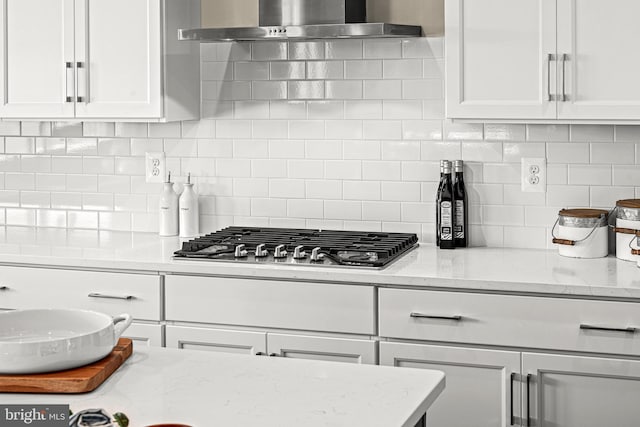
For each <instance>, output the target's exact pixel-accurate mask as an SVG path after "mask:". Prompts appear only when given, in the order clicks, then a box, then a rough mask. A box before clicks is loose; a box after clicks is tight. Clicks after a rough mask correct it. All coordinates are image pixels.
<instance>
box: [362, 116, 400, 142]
mask: <svg viewBox="0 0 640 427" xmlns="http://www.w3.org/2000/svg"><path fill="white" fill-rule="evenodd" d="M362 131H363V138H364V139H377V138H380V139H392V140H400V139H401V138H402V121H400V120H363V121H362Z"/></svg>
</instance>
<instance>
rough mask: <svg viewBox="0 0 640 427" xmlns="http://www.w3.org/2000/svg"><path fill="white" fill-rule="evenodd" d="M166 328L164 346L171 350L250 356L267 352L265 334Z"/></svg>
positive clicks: (180, 327) (193, 328) (178, 327)
mask: <svg viewBox="0 0 640 427" xmlns="http://www.w3.org/2000/svg"><path fill="white" fill-rule="evenodd" d="M166 328H167V329H166V345H167V347H171V348H185V349H192V350H206V351H215V352H220V353H240V354H250V355H260V354H266V352H267V334H266V333H265V332H253V331H236V330H231V329H215V328H197V327H192V326H173V325H167V326H166Z"/></svg>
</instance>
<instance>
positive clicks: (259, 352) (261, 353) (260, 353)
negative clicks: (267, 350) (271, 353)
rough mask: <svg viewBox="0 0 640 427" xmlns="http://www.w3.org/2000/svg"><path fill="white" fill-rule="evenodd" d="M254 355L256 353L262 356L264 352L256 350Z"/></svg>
mask: <svg viewBox="0 0 640 427" xmlns="http://www.w3.org/2000/svg"><path fill="white" fill-rule="evenodd" d="M255 355H256V356H264V353H263V352H261V351H257V352H256V354H255Z"/></svg>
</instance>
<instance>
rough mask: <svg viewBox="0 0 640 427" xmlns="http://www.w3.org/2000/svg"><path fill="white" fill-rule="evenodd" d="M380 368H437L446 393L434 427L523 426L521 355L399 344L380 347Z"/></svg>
mask: <svg viewBox="0 0 640 427" xmlns="http://www.w3.org/2000/svg"><path fill="white" fill-rule="evenodd" d="M380 364H381V365H387V366H398V367H408V368H422V369H435V370H438V371H442V372H444V373H445V381H446V388H445V390H444V392H443V393H442V395H441V396H440V397H439V398H438V400H436V402H435V403H434V404H433V406H432V407H431V408H430V409H429V413H428V414H427V425H428V426H429V427H470V426H473V427H505V426H512V425H517V423H518V422H519V421H520V414H521V410H520V382H519V381H518V379H519V373H520V353H519V352H514V351H500V350H484V349H477V348H456V347H446V346H436V345H426V344H406V343H396V342H381V343H380Z"/></svg>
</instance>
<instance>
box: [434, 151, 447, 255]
mask: <svg viewBox="0 0 640 427" xmlns="http://www.w3.org/2000/svg"><path fill="white" fill-rule="evenodd" d="M445 162H446V160H440V183H439V184H438V191H437V192H436V246H440V206H439V204H438V200H440V195H441V194H442V183H443V181H444V164H445Z"/></svg>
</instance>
